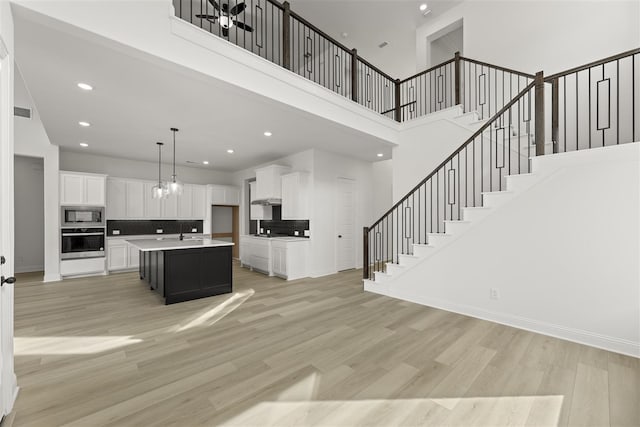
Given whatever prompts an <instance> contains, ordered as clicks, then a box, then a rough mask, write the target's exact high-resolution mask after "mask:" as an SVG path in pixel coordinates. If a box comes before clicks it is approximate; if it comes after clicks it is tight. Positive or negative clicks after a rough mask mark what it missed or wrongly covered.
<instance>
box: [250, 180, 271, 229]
mask: <svg viewBox="0 0 640 427" xmlns="http://www.w3.org/2000/svg"><path fill="white" fill-rule="evenodd" d="M249 193H250V195H251V197H250V198H251V202H253V201H254V200H257V198H256V197H255V194H256V181H251V182H250V183H249ZM271 218H273V213H272V209H271V206H262V205H254V204H251V205H250V206H249V219H266V220H270V219H271Z"/></svg>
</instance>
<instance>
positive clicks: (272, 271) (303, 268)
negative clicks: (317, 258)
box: [240, 236, 309, 280]
mask: <svg viewBox="0 0 640 427" xmlns="http://www.w3.org/2000/svg"><path fill="white" fill-rule="evenodd" d="M308 248H309V240H308V239H302V238H300V239H279V238H277V237H276V238H271V239H270V238H265V237H253V236H242V237H240V262H241V264H242V266H243V267H248V268H251V269H253V270H257V271H259V272H261V273H265V274H268V275H269V276H279V277H282V278H284V279H287V280H295V279H301V278H303V277H308V272H307V271H308V266H307V258H308V251H309V249H308Z"/></svg>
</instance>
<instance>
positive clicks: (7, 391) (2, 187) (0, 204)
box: [0, 39, 16, 417]
mask: <svg viewBox="0 0 640 427" xmlns="http://www.w3.org/2000/svg"><path fill="white" fill-rule="evenodd" d="M4 46H5V44H4V42H3V40H2V39H0V255H2V256H4V258H5V261H6V262H5V263H4V264H1V265H0V274H1V275H2V276H5V277H11V276H12V275H13V266H14V262H13V232H14V231H13V227H14V223H13V222H14V219H13V129H12V128H13V126H12V125H13V97H12V93H13V92H12V90H13V77H12V76H11V73H12V71H13V59H12V58H11V57H10V56H9V55H8V53H7V51H6V50H5V48H4ZM10 282H11V281H9V282H5V283H4V284H3V285H2V286H1V287H0V417H2V416H3V415H6V414H7V413H8V412H9V411H11V408H12V406H13V400H14V398H15V390H16V376H15V374H14V372H13V287H14V285H13V284H12V283H10Z"/></svg>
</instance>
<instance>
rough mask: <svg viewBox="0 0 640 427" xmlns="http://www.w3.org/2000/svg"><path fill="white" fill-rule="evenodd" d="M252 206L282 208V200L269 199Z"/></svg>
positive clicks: (258, 201)
mask: <svg viewBox="0 0 640 427" xmlns="http://www.w3.org/2000/svg"><path fill="white" fill-rule="evenodd" d="M251 204H252V205H261V206H280V205H281V204H282V199H278V198H275V197H273V198H269V199H258V200H254V201H253V202H251Z"/></svg>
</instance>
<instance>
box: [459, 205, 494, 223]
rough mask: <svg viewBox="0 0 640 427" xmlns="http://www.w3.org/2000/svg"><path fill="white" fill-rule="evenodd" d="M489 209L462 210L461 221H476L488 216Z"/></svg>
mask: <svg viewBox="0 0 640 427" xmlns="http://www.w3.org/2000/svg"><path fill="white" fill-rule="evenodd" d="M490 213H491V209H486V208H464V209H463V210H462V219H464V220H465V221H471V222H473V221H478V220H481V219H483V218H484V217H486V216H487V215H490Z"/></svg>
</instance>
